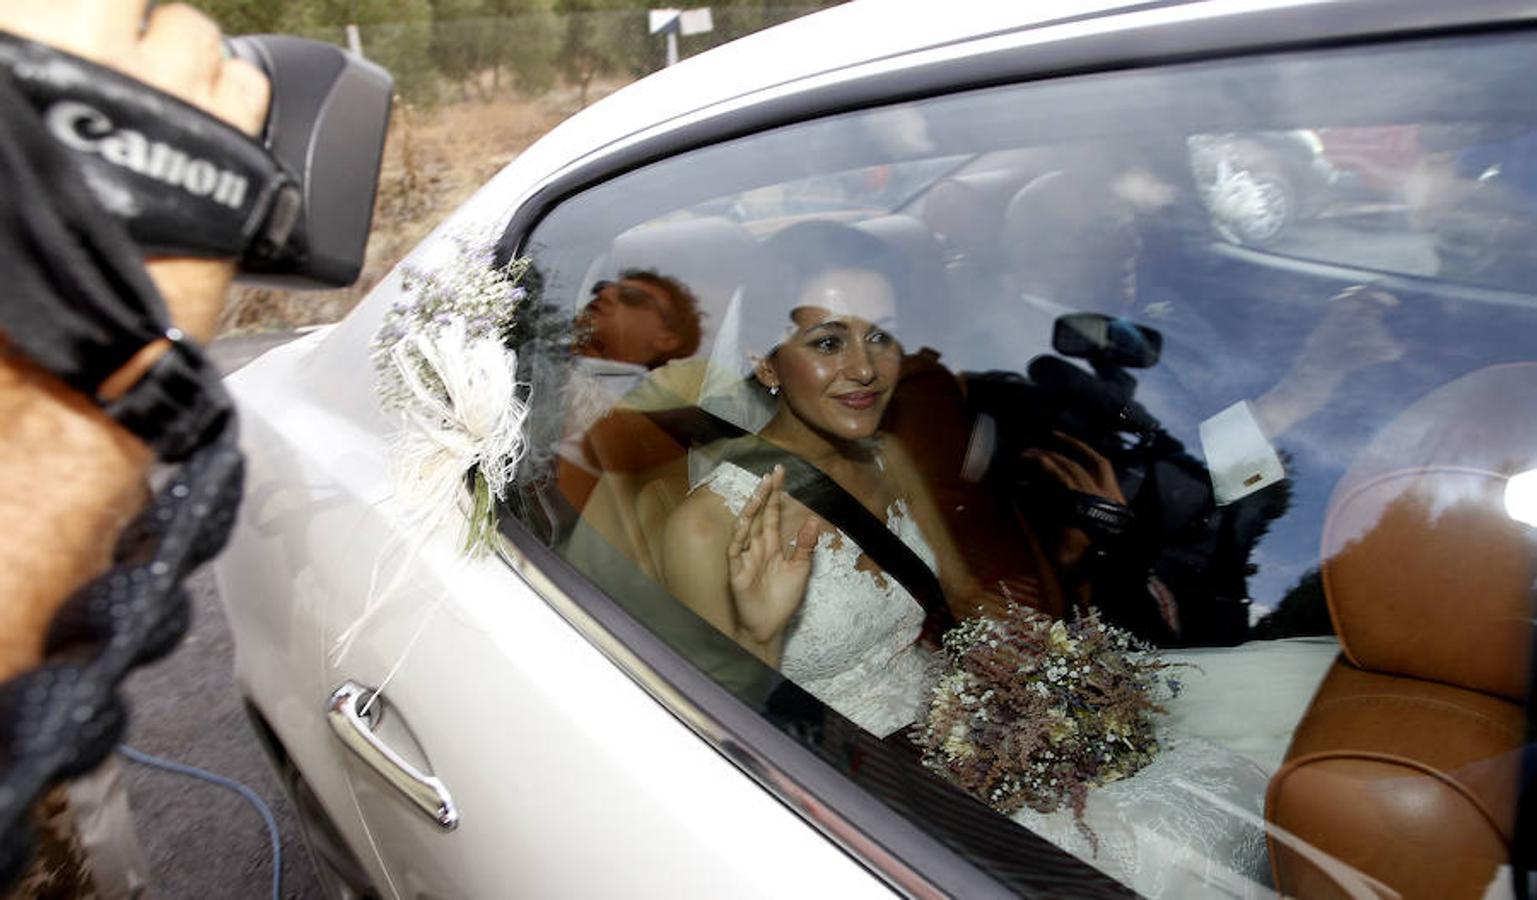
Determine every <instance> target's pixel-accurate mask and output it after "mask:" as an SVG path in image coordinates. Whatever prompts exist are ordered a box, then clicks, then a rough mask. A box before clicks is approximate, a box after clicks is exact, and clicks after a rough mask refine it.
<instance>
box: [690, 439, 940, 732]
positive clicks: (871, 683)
mask: <svg viewBox="0 0 1537 900" xmlns="http://www.w3.org/2000/svg"><path fill="white" fill-rule="evenodd" d="M703 483H704V484H705V485H708V486H709V488H710V490H712V491H714V492H715V493H716V494H719V495H720V497H721V499H723V500H725V501H726V507H727V508H728V509H730V510H731V514H732V515H740V514H741V512H742V508H743V507H745V506H746V505H747V501H748V500H749V499H751V498H752V494H753V490H754V489H756V488H757V486H758V476H757V475H754V474H752V473H751V472H748V471H747V470H746V469H743V468H741V467H740V466H738V465H736V464H735V463H731V462H722V463H721V464H720V465H718V466H717V467H716V468H715V470H714V471H712V472H711V473H710V474H709V475H708V476H707V477H706V478H705V480H704V482H703ZM886 527H888V528H890V529H891V531H892V533H894V534H895V535H896V536H897V537H898V538H900V539H901V540H902V542H903V543H904V544H906V545H907V546H908V547H910V548H912V551H913V552H914V553H916V554H918V558H919V559H922V560H923V561H924V562H925V563H927V564H928V566H929V568H931V569H932V568H934V567H935V560H934V551H933V550H932V549H930V547H929V545H928V544H927V543H925V542H924V540H923V535H922V534H920V533H919V531H918V524H917V523H916V522H914V521H913V520H912V517H911V516H910V515H909V514H908V511H907V504H906V503H904V502H902V501H901V500H898V501H896V502H895V503H893V504H891V508H890V509H888V510H887V511H886ZM859 556H860V550H859V545H858V544H855V543H854V542H853V541H852V540H850V539H848V538H847V537H845V536H844V535H843V533H842V532H836V533H834V532H832V531H824V532H823V533H822V536H821V537H820V538H818V539H817V546H816V551H815V553H813V554H812V557H811V578H810V580H808V581H807V583H806V597H805V599H804V600H802V601H801V606H800V609H799V610H797V611H796V613H795V616H794V618H792V619H791V620H790V626H789V629H788V630H787V631H786V633H785V643H784V650H783V652H782V653H781V655H780V659H779V670H780V671H781V672H782V673H784V675H785V677H787V678H789V679H790V680H791V681H793V682H795V683H796V684H798V685H800V686H801V687H803V688H805V689H806V690H807V691H809V692H810V693H811V694H812V695H813V696H815V697H816V698H817V699H818V700H821V701H822V702H823V703H826V704H827V705H828V706H830V707H832V708H833V709H835V710H837V711H838V712H839V713H842V714H843V715H844V716H845V717H846V718H848V719H849V720H851V721H853V722H854V724H856V725H858V726H859V727H860V728H863V729H865V730H866V731H869V732H871V733H873V734H875V735H877V736H878V737H885V736H886V735H888V734H891V733H892V732H894V731H897V730H898V729H900V728H903V727H905V726H907V725H910V724H912V723H913V722H914V721H916V720H917V718H918V715H919V713H920V712H921V711H922V708H923V704H924V703H926V702H927V700H928V696H929V685H930V684H931V683H932V681H933V677H934V665H935V660H934V658H933V657H932V655H931V654H929V653H928V652H927V651H925V650H923V648H921V647H919V646H918V645H917V644H916V643H915V642H916V641H917V640H918V634H919V632H920V631H922V630H923V607H922V606H920V605H919V604H918V601H916V600H914V599H913V597H912V595H911V594H909V593H908V592H907V590H906V589H905V588H903V587H902V585H900V584H898V583H897V581H896V579H894V578H887V577H884V576H881V575H878V574H876V573H873V572H867V571H864V570H862V569H858V568H856V567H855V564H856V563H857V562H858V561H859Z"/></svg>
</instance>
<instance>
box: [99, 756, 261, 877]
mask: <svg viewBox="0 0 1537 900" xmlns="http://www.w3.org/2000/svg"><path fill="white" fill-rule="evenodd" d="M117 752H118V753H119V754H121V755H122V756H123V757H124V758H126V759H129V760H132V761H133V762H136V763H138V764H139V765H142V766H150V767H152V768H156V769H164V770H165V771H167V772H173V773H175V774H177V775H186V776H188V777H189V778H197V779H201V780H203V781H207V782H209V783H211V784H216V785H218V786H219V787H222V788H228V789H230V790H232V791H234V792H235V793H237V794H239V795H240V796H242V797H244V798H245V800H246V802H247V803H250V804H251V805H252V806H254V807H256V811H257V812H259V813H261V817H262V819H263V820H264V821H266V823H267V837H268V839H269V840H270V841H271V842H272V900H282V892H281V887H282V884H283V842H282V839H281V838H280V837H279V836H278V823H277V819H275V818H273V816H272V810H271V809H270V808H268V806H267V804H266V802H265V801H263V800H262V798H261V797H260V796H259V795H257V793H256V792H255V791H253V790H251V789H250V788H248V787H246V786H245V785H243V784H241V783H240V782H238V781H235V780H233V779H230V778H225V777H224V776H223V775H215V774H214V773H212V772H207V771H204V770H202V769H199V768H198V767H196V766H189V765H187V764H186V763H179V762H173V761H171V760H169V759H161V758H160V757H158V756H151V755H150V754H148V753H145V752H143V751H142V750H135V749H134V748H132V747H130V746H128V745H127V744H118V745H117Z"/></svg>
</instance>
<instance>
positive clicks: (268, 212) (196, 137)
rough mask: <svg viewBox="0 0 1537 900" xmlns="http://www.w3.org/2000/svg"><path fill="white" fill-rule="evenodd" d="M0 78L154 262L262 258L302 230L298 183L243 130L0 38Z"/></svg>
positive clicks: (57, 54) (61, 55)
mask: <svg viewBox="0 0 1537 900" xmlns="http://www.w3.org/2000/svg"><path fill="white" fill-rule="evenodd" d="M0 72H9V73H10V76H11V78H13V79H14V83H15V85H16V87H17V88H18V89H19V90H20V91H21V93H22V95H23V96H25V97H26V98H27V100H28V101H29V102H30V103H31V104H32V106H33V108H34V109H36V111H37V113H38V115H39V116H40V117H41V118H42V121H43V123H44V127H45V128H46V129H47V132H48V134H49V135H50V136H51V137H52V138H53V140H54V141H56V142H57V143H58V144H59V146H60V147H63V148H64V149H66V150H68V151H69V153H70V155H71V156H73V157H74V159H75V162H76V164H77V165H78V166H79V167H80V173H81V176H83V179H84V182H85V184H86V186H87V187H88V188H89V189H90V191H91V193H92V194H93V195H94V196H95V198H96V201H97V203H99V204H100V205H101V207H102V208H103V209H105V210H106V211H107V212H108V213H110V214H111V215H113V216H115V217H117V218H119V219H121V220H122V221H123V222H124V223H126V224H127V226H128V233H129V234H130V235H132V236H133V239H134V240H135V241H136V242H137V243H138V244H139V246H140V248H141V249H142V250H143V251H144V252H146V253H148V254H151V255H155V254H159V255H174V256H208V257H218V258H237V257H238V258H243V259H248V260H262V259H265V258H270V257H272V256H275V255H277V253H278V252H279V251H281V250H283V249H284V245H285V243H286V242H287V241H288V240H289V238H290V236H291V235H292V233H293V231H294V226H295V224H296V223H297V221H298V217H299V214H300V210H301V205H302V204H301V200H302V198H301V196H300V194H299V189H298V187H297V186H296V184H295V182H294V179H293V178H292V177H290V176H289V175H288V173H286V172H285V171H284V170H283V168H282V166H281V165H279V163H278V162H277V160H276V159H274V158H273V156H272V155H271V154H270V153H268V152H267V150H266V148H264V147H263V146H262V145H261V144H259V143H257V142H256V141H254V140H252V139H251V138H250V137H248V136H247V135H245V134H243V133H242V132H241V131H240V130H239V129H237V128H234V127H232V126H230V125H228V124H226V123H224V122H221V121H219V120H218V119H216V118H214V117H213V116H211V115H209V114H208V113H205V112H203V111H202V110H200V109H197V108H196V107H194V106H191V105H190V104H187V103H184V102H182V101H181V100H178V99H177V98H175V97H172V96H171V95H169V94H165V93H162V92H161V91H157V90H155V89H154V88H152V87H150V86H148V85H146V84H144V83H142V82H139V81H136V80H134V79H132V78H130V77H128V76H127V75H124V74H122V73H120V72H117V71H116V70H113V69H110V68H107V67H105V66H100V65H97V64H95V63H92V62H89V61H88V60H84V59H81V58H79V57H77V56H72V55H71V54H68V53H65V52H63V51H60V50H56V49H53V48H52V47H47V46H44V45H42V44H38V43H35V42H33V41H28V40H24V39H22V38H18V37H16V36H14V35H11V34H7V33H5V32H0Z"/></svg>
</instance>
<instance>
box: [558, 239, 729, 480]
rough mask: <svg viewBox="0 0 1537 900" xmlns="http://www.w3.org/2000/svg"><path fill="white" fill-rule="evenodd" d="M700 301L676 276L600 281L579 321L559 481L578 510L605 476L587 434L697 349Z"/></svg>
mask: <svg viewBox="0 0 1537 900" xmlns="http://www.w3.org/2000/svg"><path fill="white" fill-rule="evenodd" d="M699 334H700V322H699V301H698V300H697V299H696V298H695V297H694V294H693V292H692V291H690V290H689V289H688V286H687V285H685V284H683V282H681V281H679V280H677V279H676V278H670V277H668V276H666V275H660V274H658V273H656V272H652V271H647V270H643V269H626V270H624V271H623V272H620V273H619V278H618V280H617V281H598V282H596V283H594V284H593V286H592V299H591V300H589V301H588V302H587V305H586V306H585V307H583V308H582V313H581V315H580V316H578V317H577V334H576V341H575V344H574V348H573V349H574V351H575V353H576V360H575V370H574V371H573V372H572V377H571V381H570V382H569V384H568V385H567V387H566V391H567V398H566V399H567V405H566V426H565V434H564V436H563V438H562V439H561V443H560V448H559V451H558V453H559V456H560V475H559V477H560V482H561V488H562V490H563V491H565V493H566V496H567V498H568V499H570V500H571V501H572V505H573V506H575V507H576V508H577V509H580V508H581V507H582V505H583V502H584V501H585V500H586V497H587V495H588V494H589V493H590V492H591V490H592V485H593V484H594V483H595V482H596V480H597V478H598V476H599V475H600V474H601V465H600V463H601V460H597V459H594V458H593V450H592V448H591V447H590V446H588V445H587V442H586V438H587V431H588V429H590V428H591V427H592V426H593V424H594V423H595V422H597V421H598V420H599V419H601V418H602V417H603V416H604V415H605V414H606V413H608V411H609V410H610V409H613V407H614V404H616V403H618V402H619V399H620V398H621V397H623V396H624V395H625V394H626V393H628V392H629V391H630V390H631V389H633V388H634V387H636V386H637V385H639V384H640V383H641V381H642V380H643V379H644V378H645V377H646V374H647V373H648V372H650V371H651V370H653V369H656V368H658V367H660V366H662V365H664V364H666V363H668V362H670V361H672V360H675V359H683V358H686V357H689V356H693V355H694V354H695V353H696V352H698V350H699Z"/></svg>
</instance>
